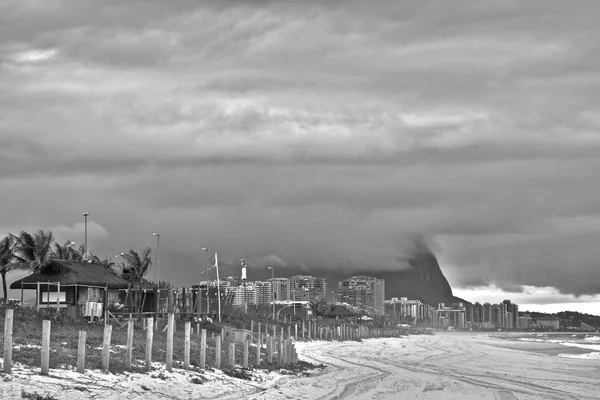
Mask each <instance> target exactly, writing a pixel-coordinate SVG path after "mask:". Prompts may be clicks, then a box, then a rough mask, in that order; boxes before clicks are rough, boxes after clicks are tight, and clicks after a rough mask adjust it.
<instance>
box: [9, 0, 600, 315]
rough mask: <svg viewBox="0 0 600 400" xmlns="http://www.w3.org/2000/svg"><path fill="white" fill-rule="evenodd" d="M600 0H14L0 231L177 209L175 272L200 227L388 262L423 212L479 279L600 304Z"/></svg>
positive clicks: (339, 263) (256, 259) (98, 234)
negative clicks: (448, 0) (86, 217)
mask: <svg viewBox="0 0 600 400" xmlns="http://www.w3.org/2000/svg"><path fill="white" fill-rule="evenodd" d="M597 15H600V3H598V2H597V1H592V0H580V1H578V2H577V6H575V5H574V4H572V3H570V2H566V1H556V0H543V1H542V0H539V1H538V0H531V1H519V2H517V1H493V2H492V1H484V0H477V1H475V0H473V1H453V2H447V1H442V0H439V1H423V2H413V1H405V0H402V1H401V0H393V1H383V0H382V1H374V2H371V1H343V2H341V1H310V0H302V1H299V0H285V1H266V0H265V1H258V0H252V1H250V0H248V1H242V0H239V1H234V0H220V1H213V2H211V1H205V2H197V1H191V0H190V1H177V2H169V1H158V0H143V1H141V0H139V1H135V0H132V1H127V2H122V1H108V0H107V1H103V2H96V1H85V0H72V1H52V0H46V1H26V0H5V1H2V2H1V3H0V190H1V196H0V210H1V211H0V232H2V233H8V232H13V233H18V232H19V231H21V230H26V231H35V230H38V229H51V230H52V231H53V232H54V234H55V235H56V236H57V238H58V239H59V241H60V242H65V241H67V240H73V241H75V242H76V243H78V244H80V243H82V242H83V236H84V235H83V232H84V219H83V216H82V213H83V212H89V213H90V216H89V219H88V235H89V248H90V250H91V251H92V252H94V253H95V254H98V255H99V256H101V257H107V256H113V257H114V256H115V255H117V254H120V253H121V252H123V251H126V250H128V249H130V248H132V249H135V250H137V251H140V250H142V249H143V248H144V247H146V246H152V247H153V248H154V247H156V237H154V236H152V233H153V232H158V233H160V241H161V242H160V276H161V279H165V280H169V281H171V282H172V283H173V284H175V285H187V284H189V282H191V281H192V282H193V281H196V280H197V279H199V278H200V277H201V275H200V271H201V270H202V269H203V268H204V255H205V254H204V252H202V251H201V248H202V247H208V248H209V252H210V253H211V254H212V252H214V251H218V252H219V257H220V258H221V259H222V260H223V261H224V262H226V263H229V264H236V263H238V262H239V261H238V260H239V259H240V258H245V259H246V260H248V263H249V265H250V266H251V267H250V269H252V268H255V269H256V270H258V269H261V270H262V269H265V268H266V266H267V265H270V263H273V262H276V263H279V264H281V265H298V266H300V267H309V268H310V267H319V268H330V269H336V270H346V271H348V274H351V273H352V271H354V270H358V269H364V268H368V269H372V271H373V275H376V274H377V271H389V270H395V269H402V268H405V266H403V265H401V264H400V263H399V261H398V258H399V257H401V256H402V255H403V254H404V253H405V252H406V248H407V243H408V241H409V239H408V238H410V237H411V235H414V234H419V235H423V236H424V237H426V238H427V240H428V241H429V242H430V243H432V244H433V245H432V249H433V250H434V252H435V254H436V256H437V258H438V260H439V262H440V265H441V267H442V270H443V272H444V273H445V275H446V276H447V278H448V280H449V282H450V284H451V285H452V287H453V289H454V291H455V294H456V295H458V296H461V297H463V298H466V299H468V300H470V301H473V302H475V301H481V302H484V301H501V300H503V299H505V298H510V299H514V300H515V301H516V302H518V303H521V304H524V305H526V306H527V307H529V309H531V310H534V309H536V308H537V309H540V310H541V309H544V310H545V311H560V310H563V309H570V308H572V309H573V310H582V311H584V312H593V313H596V314H600V295H599V293H600V246H599V244H600V185H598V178H597V176H598V172H599V171H600V133H599V128H600V108H599V106H598V104H600V101H599V100H600V42H599V41H598V37H600V26H599V25H598V23H597ZM274 260H275V261H274ZM279 264H278V265H279ZM152 273H154V272H152ZM248 274H249V279H251V276H252V272H251V271H249V273H248ZM19 276H22V275H19V274H14V275H13V276H12V277H11V279H16V278H17V277H19ZM496 299H497V300H496ZM521 309H523V307H521ZM594 310H595V311H594Z"/></svg>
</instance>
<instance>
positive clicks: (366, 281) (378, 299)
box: [338, 275, 385, 315]
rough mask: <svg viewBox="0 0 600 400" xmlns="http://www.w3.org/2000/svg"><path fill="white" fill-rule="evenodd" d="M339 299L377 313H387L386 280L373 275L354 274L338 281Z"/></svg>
mask: <svg viewBox="0 0 600 400" xmlns="http://www.w3.org/2000/svg"><path fill="white" fill-rule="evenodd" d="M338 300H339V301H341V302H343V303H348V304H351V305H353V306H357V307H363V308H365V310H366V311H367V312H369V311H370V312H373V313H374V314H376V315H383V314H384V313H385V281H384V280H383V279H378V278H375V277H372V276H365V275H360V276H352V277H350V278H348V279H344V280H343V281H340V282H338Z"/></svg>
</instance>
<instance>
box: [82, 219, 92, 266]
mask: <svg viewBox="0 0 600 400" xmlns="http://www.w3.org/2000/svg"><path fill="white" fill-rule="evenodd" d="M88 215H90V213H89V212H84V213H83V221H84V231H85V241H84V245H83V246H84V247H83V261H85V260H87V217H88Z"/></svg>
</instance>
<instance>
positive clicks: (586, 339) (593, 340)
mask: <svg viewBox="0 0 600 400" xmlns="http://www.w3.org/2000/svg"><path fill="white" fill-rule="evenodd" d="M583 341H584V342H589V343H600V336H586V337H584V338H583Z"/></svg>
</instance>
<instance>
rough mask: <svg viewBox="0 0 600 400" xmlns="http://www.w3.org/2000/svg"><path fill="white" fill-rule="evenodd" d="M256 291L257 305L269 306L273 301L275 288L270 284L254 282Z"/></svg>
mask: <svg viewBox="0 0 600 400" xmlns="http://www.w3.org/2000/svg"><path fill="white" fill-rule="evenodd" d="M252 285H253V286H254V288H255V290H256V305H259V306H268V305H270V304H271V301H272V299H273V288H272V287H271V283H270V282H258V281H257V282H252Z"/></svg>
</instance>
